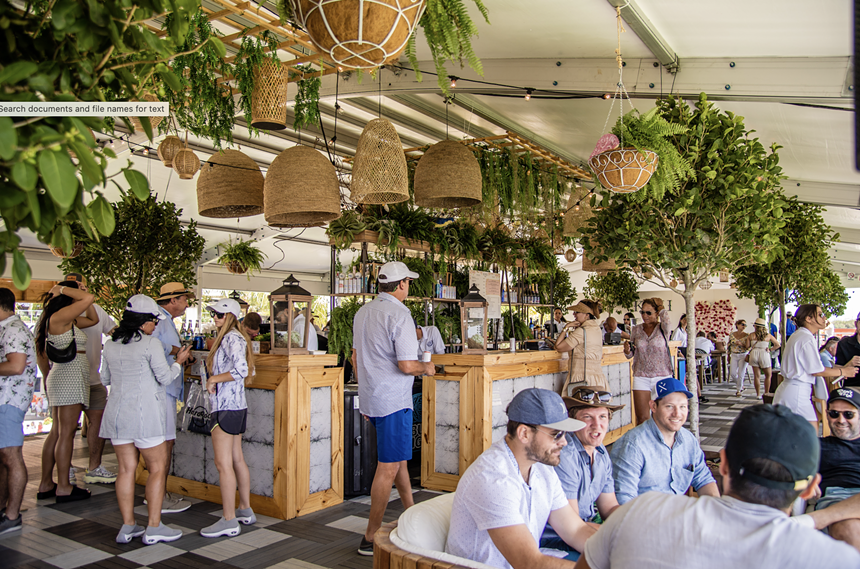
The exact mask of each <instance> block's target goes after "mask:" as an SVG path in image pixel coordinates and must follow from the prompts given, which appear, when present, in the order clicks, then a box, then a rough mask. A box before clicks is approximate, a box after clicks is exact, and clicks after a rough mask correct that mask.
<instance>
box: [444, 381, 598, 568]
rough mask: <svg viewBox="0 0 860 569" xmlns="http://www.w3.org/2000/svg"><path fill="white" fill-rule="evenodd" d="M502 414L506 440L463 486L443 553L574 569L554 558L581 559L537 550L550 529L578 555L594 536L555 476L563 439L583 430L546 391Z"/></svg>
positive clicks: (529, 394)
mask: <svg viewBox="0 0 860 569" xmlns="http://www.w3.org/2000/svg"><path fill="white" fill-rule="evenodd" d="M506 412H507V416H508V425H507V436H505V438H503V439H500V440H498V441H497V442H495V443H493V445H492V446H491V447H490V448H488V449H487V450H486V451H484V452H483V453H482V454H481V456H479V457H478V458H477V460H475V462H473V463H472V464H471V465H470V466H469V468H468V469H466V472H465V473H464V474H463V476H462V477H461V478H460V482H459V483H458V485H457V493H456V495H455V496H454V502H453V505H452V507H451V525H450V529H449V531H448V543H447V544H446V546H445V551H446V552H447V553H450V554H453V555H457V556H458V557H465V558H467V559H471V560H472V561H478V562H479V563H485V564H487V565H492V566H493V567H499V568H500V569H511V568H513V569H533V568H534V569H549V568H560V567H564V566H565V565H566V566H567V567H570V568H571V569H572V568H573V565H572V564H570V563H565V562H564V561H562V560H561V559H558V557H561V556H566V558H567V559H569V560H573V559H576V558H577V557H579V553H576V552H570V553H565V552H562V551H558V552H556V553H558V555H557V556H553V555H548V554H547V553H544V552H543V551H542V550H541V549H539V547H538V543H539V541H540V538H541V534H542V532H543V531H544V528H545V527H546V524H547V521H549V523H550V524H551V525H552V527H553V528H555V531H556V532H557V533H558V535H559V537H560V538H561V540H562V541H563V542H564V543H565V544H567V545H568V546H570V548H572V549H574V550H576V551H582V549H583V548H584V547H585V543H586V540H587V539H588V538H589V537H591V536H592V535H593V534H594V533H595V529H594V528H593V527H592V526H590V525H587V524H586V523H585V522H583V521H582V520H581V519H580V518H579V516H578V515H577V512H575V511H574V509H573V508H571V507H570V504H569V503H568V501H567V500H566V499H565V495H564V491H563V489H562V487H561V483H560V482H559V479H558V476H556V473H555V472H554V470H553V467H554V466H557V465H558V463H559V460H560V457H561V451H562V449H563V448H564V447H565V445H566V444H567V442H566V440H565V436H564V435H565V433H566V432H571V431H578V430H580V429H582V428H583V427H584V426H585V424H584V423H582V422H581V421H577V420H575V419H571V418H569V417H568V415H567V408H566V407H565V404H564V401H563V400H562V398H561V396H560V395H559V394H558V393H555V392H554V391H550V390H548V389H537V388H530V389H524V390H522V391H520V392H519V393H517V394H516V395H515V396H514V398H513V400H511V403H510V405H508V408H507V410H506Z"/></svg>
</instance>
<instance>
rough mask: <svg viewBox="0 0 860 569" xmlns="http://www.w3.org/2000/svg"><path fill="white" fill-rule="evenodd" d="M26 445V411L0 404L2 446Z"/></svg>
mask: <svg viewBox="0 0 860 569" xmlns="http://www.w3.org/2000/svg"><path fill="white" fill-rule="evenodd" d="M20 446H24V411H21V410H20V409H18V408H17V407H15V406H14V405H0V448H6V447H20Z"/></svg>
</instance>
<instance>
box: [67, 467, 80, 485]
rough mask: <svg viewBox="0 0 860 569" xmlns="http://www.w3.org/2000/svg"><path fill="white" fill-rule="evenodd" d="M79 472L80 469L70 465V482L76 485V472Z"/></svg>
mask: <svg viewBox="0 0 860 569" xmlns="http://www.w3.org/2000/svg"><path fill="white" fill-rule="evenodd" d="M77 472H78V469H77V468H75V467H74V466H70V467H69V482H70V483H71V484H72V485H74V484H75V482H77V479H76V478H75V474H76V473H77Z"/></svg>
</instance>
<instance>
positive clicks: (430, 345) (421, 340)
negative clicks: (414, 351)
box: [415, 321, 445, 361]
mask: <svg viewBox="0 0 860 569" xmlns="http://www.w3.org/2000/svg"><path fill="white" fill-rule="evenodd" d="M415 335H416V336H418V361H421V358H422V357H423V355H424V352H430V353H431V354H444V353H445V341H444V340H442V334H441V333H440V332H439V328H437V327H435V326H419V325H418V322H417V321H416V322H415Z"/></svg>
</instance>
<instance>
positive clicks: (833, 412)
mask: <svg viewBox="0 0 860 569" xmlns="http://www.w3.org/2000/svg"><path fill="white" fill-rule="evenodd" d="M856 414H857V412H856V411H837V410H836V409H831V410H830V411H828V412H827V416H828V417H830V418H831V419H838V418H839V415H842V416H843V417H845V418H846V419H847V420H849V421H850V420H851V419H853V418H854V415H856Z"/></svg>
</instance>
